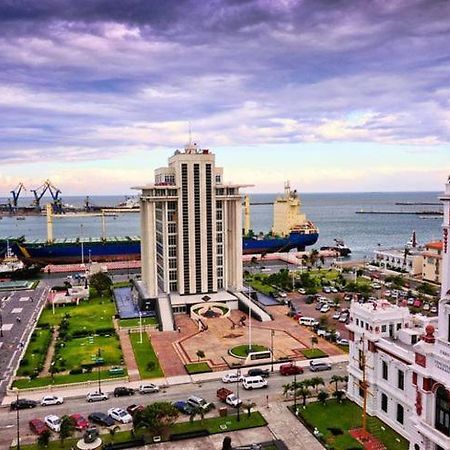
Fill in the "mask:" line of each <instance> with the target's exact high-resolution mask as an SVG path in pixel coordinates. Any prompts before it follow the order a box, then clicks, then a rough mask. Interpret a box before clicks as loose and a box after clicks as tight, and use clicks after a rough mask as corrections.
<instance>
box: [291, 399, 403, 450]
mask: <svg viewBox="0 0 450 450" xmlns="http://www.w3.org/2000/svg"><path fill="white" fill-rule="evenodd" d="M298 412H299V414H300V416H301V417H303V419H304V420H305V421H306V422H307V423H308V424H310V425H311V426H312V427H317V428H318V430H319V431H320V433H322V435H323V437H324V439H325V440H326V442H327V444H328V445H330V446H332V447H333V448H334V449H335V450H347V449H348V448H352V447H355V448H359V447H360V448H361V449H362V445H361V444H359V443H358V442H357V441H356V440H355V439H353V438H352V437H351V436H350V434H349V433H348V430H351V429H353V428H358V427H361V424H362V422H361V414H362V410H361V408H360V407H359V406H358V405H356V404H355V403H353V402H350V401H349V400H345V401H343V402H342V403H338V402H337V401H336V400H329V401H327V402H326V404H325V405H323V404H321V403H318V402H315V403H310V404H309V405H307V406H306V408H305V409H303V408H302V407H299V408H298ZM329 428H337V429H340V430H342V432H343V433H342V434H340V435H337V436H333V434H332V433H331V431H330V429H329ZM368 428H369V431H370V432H371V433H372V434H373V435H375V436H376V437H377V438H378V439H380V440H381V441H382V442H383V443H384V445H385V446H386V448H387V450H407V449H408V446H409V444H408V441H406V439H404V438H403V437H401V436H400V435H399V434H397V433H396V432H395V431H394V430H392V429H391V428H390V427H389V426H387V425H386V424H385V423H384V422H382V421H381V420H379V419H377V418H376V417H370V418H369V420H368Z"/></svg>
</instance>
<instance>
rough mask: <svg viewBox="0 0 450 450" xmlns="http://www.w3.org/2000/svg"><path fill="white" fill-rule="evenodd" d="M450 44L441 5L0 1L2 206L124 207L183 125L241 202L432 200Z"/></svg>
mask: <svg viewBox="0 0 450 450" xmlns="http://www.w3.org/2000/svg"><path fill="white" fill-rule="evenodd" d="M449 42H450V2H448V1H446V0H442V1H441V0H426V1H423V0H420V1H419V0H367V1H365V0H345V1H339V0H212V1H208V0H202V1H198V0H190V1H185V0H146V1H144V0H114V1H108V0H76V1H75V0H40V1H35V0H21V1H20V2H19V1H16V0H1V1H0V61H1V64H0V117H1V120H0V197H5V196H8V195H9V191H10V190H11V189H13V188H14V187H15V186H16V185H17V184H18V183H19V182H20V181H23V182H24V183H25V186H26V187H27V188H28V189H33V188H36V187H37V186H39V185H40V184H41V183H42V182H43V181H44V180H45V179H47V178H49V179H51V181H52V182H53V183H54V184H55V185H56V186H57V187H58V188H60V189H61V191H62V193H63V196H64V195H85V194H91V195H94V194H126V193H130V192H131V190H130V187H131V186H135V185H139V184H142V183H145V182H150V181H152V180H153V170H154V169H155V168H157V167H160V166H164V165H166V163H167V158H168V157H169V156H170V155H171V154H172V153H173V151H174V150H175V149H176V148H182V147H183V146H184V145H185V144H186V143H187V141H188V139H189V128H190V127H191V129H192V138H193V140H194V141H195V142H197V143H198V145H199V146H201V147H205V148H209V149H211V150H212V151H213V152H214V153H215V154H216V155H217V157H216V162H217V164H218V165H219V166H223V167H224V168H225V179H226V180H227V181H230V182H242V183H246V184H254V187H252V188H249V190H250V192H279V191H281V190H282V185H283V182H284V180H287V179H289V180H290V181H291V185H293V186H295V187H296V188H297V189H298V190H299V191H300V192H335V191H337V192H352V191H420V190H430V191H438V190H441V189H442V186H443V183H444V181H445V180H446V178H447V176H448V174H449V173H450V147H449V141H450V108H449V106H450V45H449ZM189 124H190V125H189Z"/></svg>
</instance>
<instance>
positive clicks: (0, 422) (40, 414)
mask: <svg viewBox="0 0 450 450" xmlns="http://www.w3.org/2000/svg"><path fill="white" fill-rule="evenodd" d="M333 375H346V365H345V364H343V363H341V364H336V365H334V366H333V368H332V370H330V371H326V372H310V371H309V370H306V371H305V373H304V374H302V375H297V381H301V380H303V379H307V378H311V377H315V376H319V377H322V378H323V379H324V381H325V385H326V388H329V387H330V385H329V380H330V378H331V377H332V376H333ZM292 381H293V377H284V376H281V375H279V374H278V373H275V372H274V373H273V374H271V376H270V377H269V379H268V388H267V389H258V390H253V391H246V390H245V389H243V388H242V387H240V389H239V397H240V398H241V399H242V400H243V402H249V401H251V402H254V403H256V405H257V406H258V407H260V408H262V407H264V406H266V403H267V398H266V396H268V400H269V401H270V402H281V401H283V400H284V397H283V385H285V384H287V383H290V382H292ZM223 386H226V387H227V388H229V389H231V390H233V391H234V392H235V393H237V385H236V384H235V383H233V384H223V383H222V382H221V381H220V380H217V381H208V382H202V383H196V384H181V385H176V386H170V387H169V388H167V389H162V390H161V392H159V393H155V394H148V395H139V394H135V395H134V396H132V397H119V398H114V397H112V396H110V398H109V399H108V400H107V401H104V402H98V403H87V402H86V400H85V399H84V397H83V398H68V399H65V402H64V404H62V405H58V406H47V407H42V406H38V407H36V408H35V409H30V410H21V411H20V414H19V416H20V417H19V419H20V436H21V442H23V443H26V442H34V441H35V439H36V437H35V436H34V435H33V434H32V433H31V431H30V429H29V426H28V422H29V420H31V419H34V418H40V419H43V418H44V417H45V416H46V415H49V414H56V415H58V416H62V415H65V414H69V415H70V414H73V413H76V412H78V413H81V414H83V415H84V416H85V417H87V416H88V415H89V414H90V413H92V412H94V411H100V412H105V413H106V411H107V410H108V409H109V408H112V407H122V408H127V407H128V406H129V405H131V404H132V403H139V404H142V405H144V406H145V405H147V404H149V403H153V402H155V401H171V402H172V401H175V400H185V399H187V397H188V396H189V395H192V394H195V395H198V396H200V397H203V398H205V399H206V400H207V401H211V402H214V403H215V404H216V407H220V406H225V405H224V404H222V403H221V402H219V401H218V400H217V398H216V391H217V389H218V388H219V387H223ZM228 409H229V411H235V410H234V408H228ZM16 414H17V413H16V412H15V411H10V410H9V408H2V409H0V448H9V447H8V446H9V445H10V444H11V442H12V440H13V439H15V437H16V435H17V427H16V419H17V416H16ZM209 414H210V415H212V416H216V415H217V411H213V412H211V413H209ZM182 420H186V418H184V419H183V418H182ZM121 428H122V429H128V428H130V425H122V426H121Z"/></svg>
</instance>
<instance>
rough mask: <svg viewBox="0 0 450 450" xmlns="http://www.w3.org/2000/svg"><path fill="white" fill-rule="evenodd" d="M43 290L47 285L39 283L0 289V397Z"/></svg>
mask: <svg viewBox="0 0 450 450" xmlns="http://www.w3.org/2000/svg"><path fill="white" fill-rule="evenodd" d="M47 292H48V286H47V285H46V284H45V283H42V282H41V283H39V286H38V287H37V288H36V289H35V290H25V291H14V292H0V299H1V305H0V309H1V312H0V314H1V323H2V327H1V333H0V335H2V336H0V348H1V350H0V373H1V380H0V398H3V396H4V395H5V392H6V387H7V384H8V380H9V377H10V376H11V374H12V373H13V372H14V369H15V367H16V366H17V364H18V362H19V360H20V355H21V353H22V351H23V350H24V347H26V344H27V342H28V338H29V336H30V335H31V333H32V331H33V329H34V326H35V323H36V321H37V319H38V317H39V314H40V311H41V309H42V307H43V306H44V303H45V300H46V296H47Z"/></svg>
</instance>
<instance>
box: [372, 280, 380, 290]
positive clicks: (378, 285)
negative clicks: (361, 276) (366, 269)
mask: <svg viewBox="0 0 450 450" xmlns="http://www.w3.org/2000/svg"><path fill="white" fill-rule="evenodd" d="M370 286H371V288H372V289H381V284H380V283H376V282H375V283H372V284H371V285H370Z"/></svg>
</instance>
